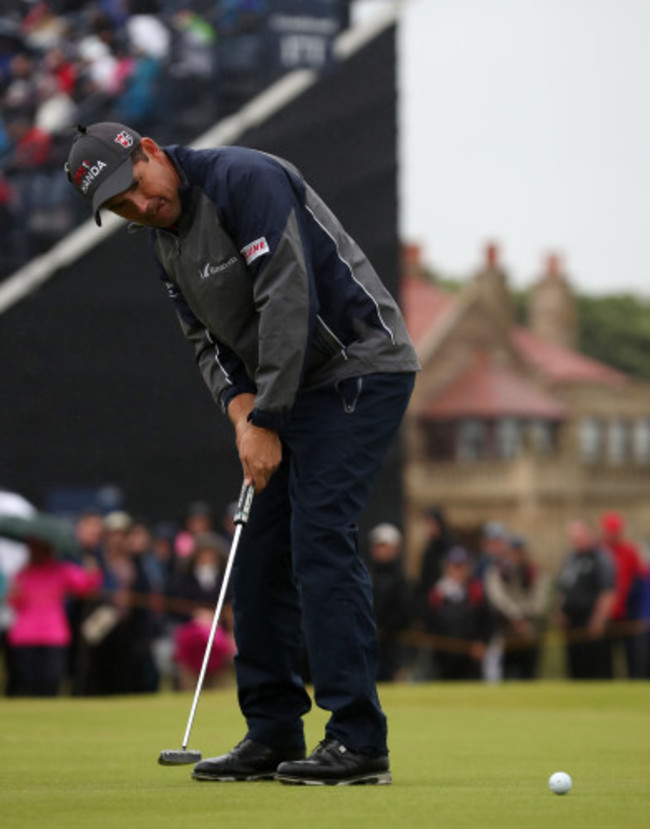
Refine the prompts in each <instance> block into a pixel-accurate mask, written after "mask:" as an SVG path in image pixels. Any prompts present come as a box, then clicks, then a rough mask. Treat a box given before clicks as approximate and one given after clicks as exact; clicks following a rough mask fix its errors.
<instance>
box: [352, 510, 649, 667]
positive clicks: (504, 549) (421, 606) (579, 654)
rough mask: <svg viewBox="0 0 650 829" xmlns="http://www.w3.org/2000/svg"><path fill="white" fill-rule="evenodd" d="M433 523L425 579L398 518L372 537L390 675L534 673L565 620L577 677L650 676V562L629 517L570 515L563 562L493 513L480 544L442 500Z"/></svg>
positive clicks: (569, 660) (567, 649)
mask: <svg viewBox="0 0 650 829" xmlns="http://www.w3.org/2000/svg"><path fill="white" fill-rule="evenodd" d="M426 522H427V532H428V542H427V544H426V546H425V548H424V550H423V551H422V555H421V558H420V561H419V572H418V574H417V578H415V579H409V578H407V574H406V566H405V561H404V557H403V550H402V534H401V532H400V530H399V529H398V528H397V527H395V526H393V525H390V524H381V525H379V526H377V527H375V528H374V529H373V530H372V531H371V533H370V536H369V544H368V565H369V569H370V573H371V576H372V579H373V583H374V586H375V612H376V618H377V624H378V628H379V631H380V654H381V668H380V679H384V680H396V679H410V680H423V679H424V680H429V679H438V680H484V681H488V682H496V681H500V680H530V679H534V678H536V677H538V676H539V674H540V657H541V655H542V652H543V646H544V644H545V642H546V641H547V639H548V634H549V633H550V632H553V633H555V632H557V631H559V632H560V635H561V641H562V643H563V649H564V655H565V673H566V675H567V676H568V677H569V678H571V679H612V678H614V676H616V675H621V674H624V675H625V676H627V677H628V678H630V679H648V678H650V567H649V566H648V563H647V561H646V560H645V559H644V556H643V555H642V553H641V550H640V547H639V546H638V545H636V544H634V543H633V542H632V541H630V540H629V539H628V538H627V537H626V534H625V522H624V519H623V516H621V515H620V514H618V513H616V512H606V513H604V514H603V515H602V516H601V518H600V522H599V526H598V527H597V528H596V527H592V526H591V524H590V523H589V522H588V521H586V520H584V519H575V520H572V521H570V522H569V524H568V526H567V529H566V539H567V543H566V553H565V555H564V558H563V561H562V564H561V566H560V568H559V571H558V572H557V573H551V572H549V571H548V570H547V569H545V568H542V567H540V566H539V564H538V563H536V559H535V556H534V551H533V550H531V549H530V547H529V543H528V541H527V539H526V538H524V537H523V536H521V535H520V534H517V533H514V532H512V531H510V530H509V529H508V528H507V527H505V526H504V525H503V524H502V523H500V522H497V521H490V522H488V523H486V524H485V526H484V527H483V528H482V531H481V534H480V540H479V543H478V544H476V545H468V544H462V543H460V542H459V540H458V538H456V537H455V533H454V532H453V531H452V530H450V528H449V526H448V525H447V522H446V521H445V518H444V515H443V513H442V511H441V510H439V509H431V510H429V512H428V513H427V515H426ZM474 547H475V548H474Z"/></svg>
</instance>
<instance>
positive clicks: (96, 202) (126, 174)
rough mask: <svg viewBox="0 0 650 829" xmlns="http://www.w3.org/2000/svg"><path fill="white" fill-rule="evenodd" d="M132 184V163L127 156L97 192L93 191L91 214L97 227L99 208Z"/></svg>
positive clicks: (99, 223) (100, 221) (99, 220)
mask: <svg viewBox="0 0 650 829" xmlns="http://www.w3.org/2000/svg"><path fill="white" fill-rule="evenodd" d="M132 183H133V162H132V161H131V156H127V158H125V159H124V161H123V162H122V163H121V164H120V166H119V167H118V168H117V169H116V170H114V171H113V172H112V173H111V175H110V176H109V177H108V178H107V179H106V181H103V182H102V183H101V184H100V186H99V187H98V188H97V190H95V193H94V195H93V213H94V215H95V221H96V222H97V224H98V225H101V223H102V220H101V217H100V215H99V210H100V208H101V206H102V205H103V204H104V203H105V202H107V201H108V200H109V199H112V198H113V196H117V195H118V194H119V193H122V192H124V190H128V189H129V187H130V186H131V184H132Z"/></svg>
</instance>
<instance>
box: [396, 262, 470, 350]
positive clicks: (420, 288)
mask: <svg viewBox="0 0 650 829" xmlns="http://www.w3.org/2000/svg"><path fill="white" fill-rule="evenodd" d="M400 299H401V306H402V312H403V313H404V319H405V320H406V325H407V327H408V330H409V334H410V335H411V339H412V340H413V343H414V344H415V347H416V348H417V347H418V346H419V345H421V343H422V341H423V339H424V338H425V336H426V335H427V333H428V332H429V330H430V329H431V327H432V325H433V324H434V323H435V321H436V320H437V319H438V318H439V317H440V316H441V314H442V313H443V312H444V311H446V310H447V309H448V308H450V307H451V306H452V305H453V304H454V302H455V301H456V297H455V296H454V295H453V294H450V293H448V292H447V291H443V289H442V288H440V286H439V285H436V284H435V282H432V281H431V280H430V279H422V278H420V277H417V276H405V277H404V278H403V279H402V285H401V293H400Z"/></svg>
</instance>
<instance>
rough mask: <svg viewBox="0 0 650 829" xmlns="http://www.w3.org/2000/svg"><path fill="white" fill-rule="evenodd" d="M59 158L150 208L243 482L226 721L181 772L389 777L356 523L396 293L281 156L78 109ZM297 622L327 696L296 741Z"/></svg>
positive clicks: (394, 343)
mask: <svg viewBox="0 0 650 829" xmlns="http://www.w3.org/2000/svg"><path fill="white" fill-rule="evenodd" d="M66 169H67V173H68V177H69V179H70V181H71V182H72V183H73V184H74V185H75V187H76V189H77V190H78V191H79V193H81V195H83V196H84V197H85V198H86V199H87V200H88V201H89V202H90V203H91V205H92V210H93V213H94V216H95V220H96V221H97V223H98V224H100V222H101V217H100V208H103V209H106V210H109V211H112V212H113V213H116V214H117V215H118V216H121V217H123V218H125V219H128V220H130V221H131V222H132V223H134V224H135V225H142V226H145V227H149V228H151V231H150V233H151V242H152V246H153V252H154V256H155V259H156V261H157V263H158V268H159V271H160V276H161V278H162V280H163V282H164V284H165V286H166V288H167V292H168V294H169V297H170V298H171V300H172V302H173V303H174V305H175V307H176V311H177V315H178V318H179V321H180V325H181V328H182V330H183V332H184V334H185V336H186V337H187V339H188V340H189V341H190V343H191V344H192V345H193V347H194V350H195V354H196V360H197V363H198V365H199V368H200V370H201V372H202V373H203V376H204V378H205V381H206V383H207V385H208V388H209V389H210V392H211V393H212V396H213V397H214V400H215V402H216V403H217V404H218V405H219V406H220V407H221V408H222V409H223V411H224V412H225V413H227V415H228V417H229V418H230V420H231V421H232V424H233V426H234V432H235V438H236V442H237V448H238V452H239V457H240V459H241V464H242V467H243V473H244V480H245V481H246V482H247V483H252V484H253V485H254V487H255V491H256V497H255V500H254V504H253V509H252V512H251V516H250V520H249V523H248V525H247V528H246V532H245V533H243V535H242V541H241V544H240V548H239V551H238V555H237V561H236V563H235V565H234V568H233V576H232V578H233V605H234V617H235V639H236V643H237V656H236V660H235V663H236V675H237V687H238V696H239V704H240V706H241V710H242V713H243V715H244V717H245V719H246V723H247V729H248V730H247V733H246V735H245V738H244V739H243V740H242V742H240V743H239V744H238V745H237V746H236V747H235V748H233V749H232V750H231V751H230V752H228V753H227V754H224V755H222V756H220V757H214V758H211V759H208V760H203V761H202V762H200V763H198V764H197V765H196V766H195V768H194V771H193V777H194V778H195V779H197V780H233V779H235V780H260V779H267V778H268V779H273V778H276V779H279V780H281V781H283V782H285V783H305V782H308V783H322V784H347V783H388V782H390V779H391V776H390V770H389V761H388V748H387V741H386V718H385V716H384V713H383V711H382V709H381V706H380V702H379V698H378V695H377V688H376V684H375V676H376V670H377V635H376V629H375V624H374V619H373V604H372V589H371V584H370V580H369V577H368V573H367V571H366V568H365V566H364V564H363V563H362V561H361V559H360V557H359V555H358V550H357V524H358V521H359V517H360V514H361V512H362V510H363V508H364V506H365V505H366V503H367V501H368V498H369V496H370V493H371V491H372V486H373V482H374V480H375V477H376V474H377V471H378V469H379V467H380V465H381V463H382V460H383V458H384V457H385V455H386V452H387V450H388V448H389V446H390V444H391V442H392V440H393V438H394V436H395V434H396V432H397V429H398V427H399V424H400V422H401V420H402V416H403V414H404V411H405V409H406V406H407V403H408V400H409V397H410V394H411V391H412V388H413V383H414V377H415V372H416V371H417V369H418V368H419V366H418V361H417V358H416V356H415V353H414V350H413V347H412V345H411V342H410V340H409V337H408V334H407V331H406V328H405V325H404V321H403V319H402V317H401V314H400V312H399V309H398V307H397V305H396V303H395V302H394V300H393V299H392V297H391V296H390V294H389V292H388V291H387V290H386V289H385V287H384V286H383V285H382V283H381V281H380V280H379V278H378V276H377V274H376V273H375V271H374V270H373V268H372V266H371V265H370V263H369V262H368V260H367V259H366V257H365V256H364V254H363V253H362V251H361V250H360V249H359V247H358V246H357V245H356V244H355V242H354V241H353V240H352V239H351V238H350V237H349V236H348V235H347V234H346V233H345V231H344V230H343V228H342V227H341V225H340V223H339V222H338V221H337V219H336V217H335V216H334V215H333V214H332V212H331V211H330V210H329V209H328V207H327V206H326V205H325V204H324V203H323V201H322V200H321V199H320V198H319V197H318V196H317V194H316V193H315V192H314V191H313V190H312V189H311V188H310V187H309V185H308V184H307V183H306V182H305V181H304V179H303V178H302V176H301V174H300V173H299V172H298V170H297V169H296V168H295V167H293V166H292V165H291V164H289V163H288V162H286V161H283V160H282V159H279V158H275V157H272V156H270V155H267V154H265V153H262V152H258V151H254V150H249V149H244V148H241V147H222V148H219V149H215V150H199V151H195V150H191V149H189V148H187V147H183V146H176V145H174V146H166V147H160V146H158V145H157V144H156V142H155V141H154V140H152V139H151V138H146V137H141V136H140V135H138V134H137V133H136V132H135V131H134V130H132V129H131V128H129V127H128V126H125V125H124V124H116V123H106V122H104V123H98V124H94V125H92V126H89V127H87V128H81V127H80V128H79V131H78V133H77V135H76V136H75V138H74V140H73V144H72V147H71V150H70V154H69V157H68V162H67V165H66ZM303 634H304V637H305V640H306V643H307V650H308V654H309V663H310V669H311V677H312V681H313V684H314V688H315V699H316V703H317V704H318V705H319V706H320V707H321V708H323V709H325V710H327V711H329V712H330V713H331V716H330V719H329V721H328V723H327V725H326V728H325V736H324V739H323V740H322V741H321V742H320V743H319V745H318V747H317V748H316V749H315V750H314V751H313V752H312V753H311V754H310V755H309V756H308V757H306V758H305V740H304V733H303V722H302V718H303V716H304V715H305V714H306V713H307V712H308V711H309V709H310V707H311V702H310V698H309V695H308V694H307V692H306V690H305V687H304V685H303V681H302V674H301V667H302V642H303Z"/></svg>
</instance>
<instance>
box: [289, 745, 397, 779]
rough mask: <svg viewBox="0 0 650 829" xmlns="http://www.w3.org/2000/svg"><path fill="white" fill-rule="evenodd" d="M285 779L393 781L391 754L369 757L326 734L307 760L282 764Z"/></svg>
mask: <svg viewBox="0 0 650 829" xmlns="http://www.w3.org/2000/svg"><path fill="white" fill-rule="evenodd" d="M275 777H276V779H277V780H279V781H280V782H281V783H294V784H299V785H308V786H352V785H361V784H373V783H374V784H385V783H390V782H391V775H390V770H389V766H388V757H386V756H384V757H369V756H368V755H366V754H357V753H356V752H354V751H350V749H348V748H346V747H345V746H344V745H343V743H340V742H339V741H338V740H335V739H334V738H333V737H326V738H325V739H324V740H323V741H322V742H320V743H319V744H318V746H317V747H316V748H315V749H314V751H312V753H311V754H310V755H309V757H307V758H306V759H305V760H293V761H292V760H288V761H285V762H283V763H280V765H279V766H278V771H277V774H276V775H275Z"/></svg>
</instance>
